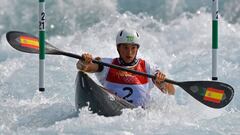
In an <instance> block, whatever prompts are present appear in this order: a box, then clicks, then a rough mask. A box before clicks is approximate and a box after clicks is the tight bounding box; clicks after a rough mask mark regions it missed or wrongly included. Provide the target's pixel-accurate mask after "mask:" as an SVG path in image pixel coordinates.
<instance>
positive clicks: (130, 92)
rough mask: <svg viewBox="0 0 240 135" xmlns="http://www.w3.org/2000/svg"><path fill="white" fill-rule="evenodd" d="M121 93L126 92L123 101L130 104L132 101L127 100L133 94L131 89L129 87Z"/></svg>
mask: <svg viewBox="0 0 240 135" xmlns="http://www.w3.org/2000/svg"><path fill="white" fill-rule="evenodd" d="M123 91H128V94H127V95H126V96H124V97H123V99H125V100H127V101H128V102H130V103H132V102H133V100H128V99H127V98H128V97H130V96H131V95H132V94H133V89H132V88H130V87H125V88H123Z"/></svg>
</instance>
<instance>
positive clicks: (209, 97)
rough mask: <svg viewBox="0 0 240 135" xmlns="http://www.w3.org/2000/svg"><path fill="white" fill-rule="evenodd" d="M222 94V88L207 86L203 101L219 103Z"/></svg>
mask: <svg viewBox="0 0 240 135" xmlns="http://www.w3.org/2000/svg"><path fill="white" fill-rule="evenodd" d="M223 95H224V91H223V90H219V89H215V88H207V90H206V93H205V95H204V98H203V99H204V100H205V101H210V102H213V103H220V102H221V100H222V98H223Z"/></svg>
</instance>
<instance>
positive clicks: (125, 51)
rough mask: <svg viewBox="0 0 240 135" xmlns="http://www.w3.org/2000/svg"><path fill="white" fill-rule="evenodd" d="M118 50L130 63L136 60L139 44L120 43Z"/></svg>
mask: <svg viewBox="0 0 240 135" xmlns="http://www.w3.org/2000/svg"><path fill="white" fill-rule="evenodd" d="M118 52H119V54H120V56H121V58H122V59H123V60H124V62H125V63H130V62H132V61H133V60H134V58H135V57H136V55H137V52H138V45H132V44H120V45H118Z"/></svg>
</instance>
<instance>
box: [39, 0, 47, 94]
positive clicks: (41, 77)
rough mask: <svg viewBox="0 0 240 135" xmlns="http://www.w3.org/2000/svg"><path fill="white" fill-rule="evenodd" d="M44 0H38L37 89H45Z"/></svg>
mask: <svg viewBox="0 0 240 135" xmlns="http://www.w3.org/2000/svg"><path fill="white" fill-rule="evenodd" d="M45 15H46V14H45V0H39V91H42V92H43V91H44V90H45V85H44V72H45V27H46V26H45Z"/></svg>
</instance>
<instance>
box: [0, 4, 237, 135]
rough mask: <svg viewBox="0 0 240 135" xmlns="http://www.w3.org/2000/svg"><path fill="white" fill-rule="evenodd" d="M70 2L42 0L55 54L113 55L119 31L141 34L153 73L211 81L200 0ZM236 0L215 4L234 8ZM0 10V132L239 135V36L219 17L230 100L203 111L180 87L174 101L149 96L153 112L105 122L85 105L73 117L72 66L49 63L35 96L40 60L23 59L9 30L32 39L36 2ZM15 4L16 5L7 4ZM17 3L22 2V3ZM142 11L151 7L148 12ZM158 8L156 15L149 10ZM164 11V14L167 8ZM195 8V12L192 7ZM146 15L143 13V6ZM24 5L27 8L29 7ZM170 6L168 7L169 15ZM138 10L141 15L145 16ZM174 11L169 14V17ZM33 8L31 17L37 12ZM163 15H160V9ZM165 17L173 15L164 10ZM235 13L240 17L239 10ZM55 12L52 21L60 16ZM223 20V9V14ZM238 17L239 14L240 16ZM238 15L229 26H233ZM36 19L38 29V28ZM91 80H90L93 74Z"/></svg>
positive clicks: (65, 61) (206, 15)
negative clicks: (43, 87)
mask: <svg viewBox="0 0 240 135" xmlns="http://www.w3.org/2000/svg"><path fill="white" fill-rule="evenodd" d="M134 2H135V3H137V1H136V0H133V3H132V2H127V1H124V0H122V1H117V0H112V1H110V0H102V1H97V0H90V1H88V2H82V1H81V2H78V1H74V0H70V1H63V0H59V1H58V2H55V1H52V2H48V3H47V4H48V5H49V6H48V7H47V8H46V10H48V14H47V21H48V29H47V40H48V42H50V43H51V44H53V45H54V46H56V47H57V48H60V49H61V50H64V51H68V52H72V53H76V54H82V53H83V52H89V53H92V54H93V56H101V57H117V56H118V53H117V51H116V46H115V37H116V33H117V32H118V31H119V30H120V29H121V28H134V29H137V30H138V32H139V33H140V36H141V42H142V45H141V48H140V50H139V53H138V56H139V57H142V58H144V59H145V60H147V61H149V62H150V63H151V64H153V65H155V66H158V67H159V69H160V70H161V71H163V72H165V73H166V74H167V76H168V78H170V79H173V80H176V81H191V80H210V79H211V72H212V71H211V56H212V55H211V52H212V50H211V48H212V46H211V13H210V12H209V7H211V6H209V5H208V4H211V3H210V2H209V3H207V2H205V1H203V0H200V1H198V2H196V3H193V2H191V1H188V0H174V1H173V2H172V3H168V2H167V1H161V2H157V3H155V4H154V0H150V1H149V2H148V3H146V2H145V1H143V0H141V1H139V2H138V3H139V5H138V6H139V7H137V6H134ZM235 2H236V1H234V0H232V1H231V2H229V3H223V2H220V4H221V5H220V7H222V9H225V10H224V11H228V10H227V9H226V7H225V6H226V5H230V6H232V8H235V9H238V8H237V7H234V3H235ZM2 3H3V4H2V5H1V6H0V7H1V12H0V20H1V21H0V22H1V23H0V30H1V41H0V108H1V109H0V134H3V135H14V134H16V135H25V134H36V135H42V134H62V135H70V134H71V135H75V134H76V135H79V134H104V135H110V134H114V135H141V134H163V135H166V134H172V135H190V134H191V135H192V134H194V135H202V134H205V135H226V134H228V135H238V134H239V133H240V129H239V127H240V111H239V110H240V102H239V98H240V94H239V89H240V86H239V84H240V83H239V76H240V70H239V68H240V67H239V66H240V60H239V59H240V54H239V52H240V45H239V39H240V32H239V31H238V30H239V29H240V26H239V23H238V22H237V21H235V22H234V23H233V21H234V20H238V19H237V18H236V16H237V15H232V17H231V18H232V19H231V18H227V17H224V18H220V21H219V49H218V77H219V81H222V82H225V83H228V84H230V85H232V86H233V88H234V89H235V95H234V98H233V100H232V102H231V103H230V104H229V105H228V106H226V107H225V108H222V109H212V108H209V107H207V106H205V105H203V104H201V103H199V102H198V101H196V100H195V99H193V98H192V97H191V96H190V95H188V94H187V93H186V92H185V91H183V90H182V89H181V88H179V87H177V86H176V95H175V96H168V95H164V94H162V93H161V92H160V91H159V90H158V89H157V88H154V89H153V90H152V91H151V96H152V98H151V103H150V105H151V107H150V108H149V109H148V110H143V109H141V108H137V109H133V110H128V109H126V110H124V112H123V114H122V115H121V116H116V117H103V116H98V115H96V114H91V112H90V111H88V109H87V108H84V109H82V110H81V111H80V113H79V114H78V113H76V110H75V102H74V100H75V99H74V98H75V89H74V88H75V86H74V82H75V77H76V73H77V69H76V62H77V60H76V59H73V58H69V57H65V56H50V55H47V56H46V61H45V64H46V71H45V74H46V75H45V81H46V82H45V83H46V84H45V85H46V91H45V92H43V93H40V92H38V55H34V54H27V53H23V52H19V51H17V50H15V49H13V48H11V46H10V45H9V44H8V43H7V41H6V37H5V36H6V35H5V34H6V32H7V31H11V30H20V31H24V32H28V33H31V34H34V35H37V27H36V26H37V13H38V11H35V9H36V8H38V5H37V3H34V2H32V1H30V0H28V1H24V2H23V3H22V4H20V2H19V1H14V0H9V1H7V0H3V1H2ZM10 4H13V6H10ZM19 4H20V5H19ZM147 4H149V5H150V7H151V6H152V7H153V8H147V7H149V6H147ZM156 4H160V5H161V4H162V5H161V6H160V8H158V7H157V6H154V5H156ZM164 4H165V7H164ZM190 4H193V6H192V8H190V7H191V6H189V5H190ZM144 5H145V8H141V7H144ZM27 7H28V8H27ZM166 7H169V8H166ZM141 9H144V11H141ZM170 9H171V10H170ZM33 11H35V12H33ZM160 11H161V12H160ZM164 11H172V13H171V12H169V13H168V14H167V13H165V14H164V13H163V12H164ZM236 11H237V10H236ZM57 13H58V14H57ZM225 14H227V12H226V13H225ZM236 14H237V13H236ZM233 18H235V19H233ZM33 22H36V23H35V24H34V23H33ZM90 76H91V77H92V78H93V79H94V80H96V78H95V76H94V75H93V74H91V75H90Z"/></svg>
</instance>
